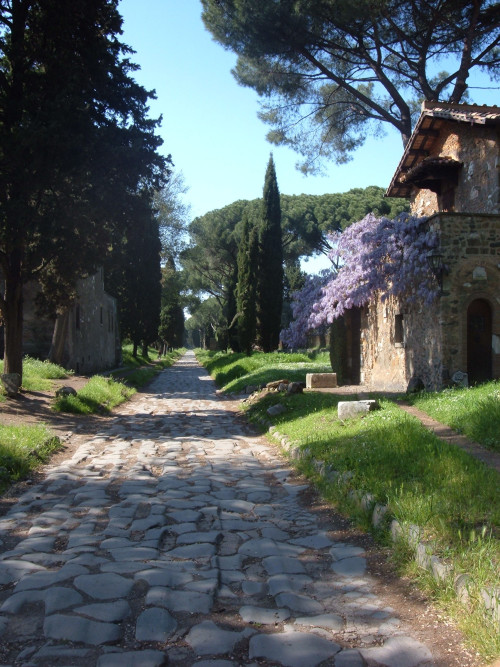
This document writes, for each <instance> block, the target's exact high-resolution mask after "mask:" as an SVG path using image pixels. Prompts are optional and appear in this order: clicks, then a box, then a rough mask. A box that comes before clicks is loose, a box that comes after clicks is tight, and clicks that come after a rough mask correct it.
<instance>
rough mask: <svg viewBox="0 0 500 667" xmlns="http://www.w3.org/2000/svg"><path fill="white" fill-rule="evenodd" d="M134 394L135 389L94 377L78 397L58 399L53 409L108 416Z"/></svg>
mask: <svg viewBox="0 0 500 667" xmlns="http://www.w3.org/2000/svg"><path fill="white" fill-rule="evenodd" d="M134 393H135V389H133V388H131V387H127V386H126V385H124V384H122V383H121V382H117V381H116V380H114V379H113V378H108V377H103V376H101V375H94V376H93V377H91V378H90V380H89V381H88V382H87V384H86V385H85V386H84V387H83V389H81V390H80V391H79V392H78V393H77V394H76V395H71V394H70V395H69V396H60V397H59V398H56V399H55V401H54V405H53V409H54V410H56V411H57V412H71V413H73V414H81V415H89V414H94V413H100V414H106V413H109V412H110V411H111V410H112V409H113V408H114V407H116V406H117V405H119V404H120V403H123V402H124V401H126V400H127V399H128V398H130V397H131V396H132V395H133V394H134Z"/></svg>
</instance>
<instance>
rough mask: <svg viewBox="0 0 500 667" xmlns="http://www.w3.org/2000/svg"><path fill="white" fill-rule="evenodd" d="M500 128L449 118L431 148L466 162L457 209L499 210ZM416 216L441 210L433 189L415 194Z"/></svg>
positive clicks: (456, 196)
mask: <svg viewBox="0 0 500 667" xmlns="http://www.w3.org/2000/svg"><path fill="white" fill-rule="evenodd" d="M498 146H499V130H498V128H497V127H495V126H479V125H473V126H470V125H468V124H466V123H459V122H451V121H448V122H447V123H445V124H444V126H443V128H441V130H440V136H439V137H438V138H437V139H436V142H435V143H434V145H433V147H432V156H442V157H451V158H454V159H455V160H458V161H460V162H463V164H464V166H463V168H462V169H460V171H459V174H458V185H457V188H456V190H455V211H456V212H458V213H460V212H468V213H499V212H500V208H499V206H500V185H499V169H500V157H499V149H498ZM411 210H412V212H413V213H414V214H415V215H418V216H423V215H432V214H434V213H437V212H438V211H439V206H438V198H437V195H436V193H434V192H432V191H431V190H425V189H422V190H418V191H416V192H415V194H414V196H413V197H412V202H411Z"/></svg>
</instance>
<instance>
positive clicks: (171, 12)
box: [119, 0, 499, 217]
mask: <svg viewBox="0 0 500 667" xmlns="http://www.w3.org/2000/svg"><path fill="white" fill-rule="evenodd" d="M119 7H120V12H121V14H122V16H123V18H124V35H123V37H122V39H123V41H124V42H125V43H126V44H128V45H129V46H131V47H132V48H133V49H134V50H135V51H136V54H135V55H134V56H133V57H132V60H133V61H134V62H135V63H137V64H138V65H140V67H141V69H140V71H138V72H136V73H135V74H134V77H135V79H136V80H137V81H138V82H139V83H140V84H142V85H143V86H144V87H145V88H147V89H155V90H156V93H157V97H158V99H157V100H156V101H155V102H153V103H152V105H151V115H152V116H154V117H156V116H158V115H160V114H161V115H162V116H163V123H162V127H161V130H160V134H161V136H162V138H163V139H164V145H163V147H162V150H163V152H164V153H166V154H168V153H170V154H171V155H172V158H173V161H174V163H175V166H176V169H177V170H179V171H181V172H182V173H183V174H184V178H185V182H186V185H187V186H188V187H189V191H188V193H187V195H186V202H187V203H189V204H190V205H191V210H192V215H193V217H194V216H198V215H203V214H204V213H206V212H207V211H211V210H213V209H217V208H222V207H223V206H226V205H227V204H230V203H231V202H233V201H236V200H237V199H255V198H256V197H260V196H262V188H263V184H264V175H265V170H266V166H267V162H268V159H269V154H270V152H271V151H272V152H273V155H274V160H275V163H276V173H277V178H278V185H279V188H280V191H281V192H282V193H283V194H301V193H309V194H324V193H326V192H345V191H346V190H349V189H350V188H353V187H366V186H368V185H380V186H382V187H384V188H385V187H387V186H388V185H389V183H390V180H391V178H392V175H393V173H394V171H395V169H396V167H397V165H398V162H399V159H400V157H401V154H402V144H401V139H400V137H399V135H398V134H397V133H396V132H395V131H393V130H391V129H389V130H388V132H387V135H386V137H384V138H382V139H373V140H370V141H369V142H368V143H367V144H366V146H365V147H363V148H362V149H361V150H358V151H357V152H356V154H355V158H354V159H353V160H352V161H351V162H349V163H348V164H346V165H340V166H337V165H335V164H332V165H331V166H330V167H329V169H328V173H327V175H326V176H321V177H319V176H317V177H312V176H303V175H302V174H301V173H300V172H298V171H297V170H296V169H295V163H296V162H297V159H298V157H299V156H297V155H296V154H295V153H294V152H293V151H291V150H289V149H287V148H281V147H279V148H278V147H275V146H271V144H269V143H268V142H267V141H266V138H265V137H266V132H267V129H268V127H267V126H266V125H265V124H264V123H262V122H261V121H260V120H259V119H258V118H257V110H258V98H257V94H256V93H255V92H254V91H253V90H251V89H247V88H242V87H240V86H238V84H237V83H236V81H235V80H234V78H233V76H232V74H231V68H232V67H233V66H234V64H235V62H236V56H234V55H233V54H232V53H230V52H227V51H225V50H224V49H223V48H222V46H220V45H219V44H217V43H215V42H214V41H213V40H212V38H211V35H210V34H209V33H208V32H207V31H206V30H205V28H204V26H203V23H202V21H201V10H202V8H201V3H200V2H199V0H121V2H120V6H119ZM483 85H488V83H487V82H483ZM489 85H495V84H489ZM496 85H498V84H496ZM498 97H499V95H498V90H496V91H493V92H490V91H488V92H487V93H486V92H483V91H477V95H474V101H475V102H477V103H485V104H495V103H497V104H498Z"/></svg>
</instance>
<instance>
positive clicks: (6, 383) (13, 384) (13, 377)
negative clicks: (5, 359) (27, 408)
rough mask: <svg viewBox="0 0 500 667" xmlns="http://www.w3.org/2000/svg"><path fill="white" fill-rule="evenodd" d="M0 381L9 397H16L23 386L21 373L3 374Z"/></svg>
mask: <svg viewBox="0 0 500 667" xmlns="http://www.w3.org/2000/svg"><path fill="white" fill-rule="evenodd" d="M0 379H1V381H2V384H3V387H4V389H5V393H6V394H7V396H11V397H12V396H16V394H17V392H18V391H19V387H20V386H21V376H20V375H19V373H3V374H2V375H1V376H0Z"/></svg>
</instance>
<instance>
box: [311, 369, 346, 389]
mask: <svg viewBox="0 0 500 667" xmlns="http://www.w3.org/2000/svg"><path fill="white" fill-rule="evenodd" d="M332 387H338V384H337V373H307V375H306V388H307V389H325V388H332Z"/></svg>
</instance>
